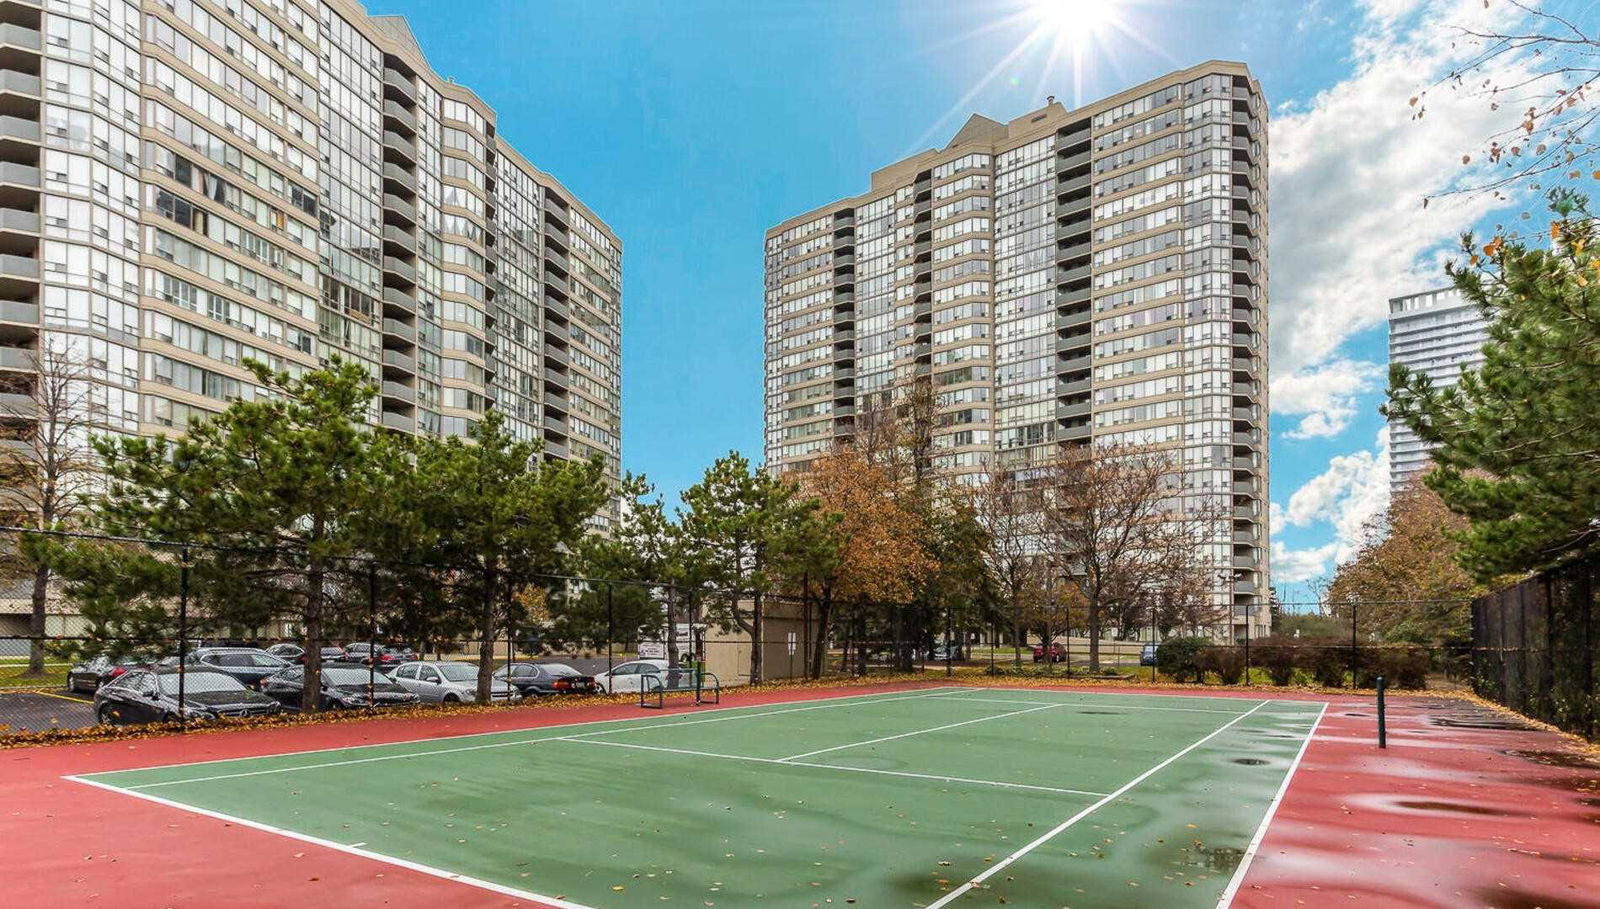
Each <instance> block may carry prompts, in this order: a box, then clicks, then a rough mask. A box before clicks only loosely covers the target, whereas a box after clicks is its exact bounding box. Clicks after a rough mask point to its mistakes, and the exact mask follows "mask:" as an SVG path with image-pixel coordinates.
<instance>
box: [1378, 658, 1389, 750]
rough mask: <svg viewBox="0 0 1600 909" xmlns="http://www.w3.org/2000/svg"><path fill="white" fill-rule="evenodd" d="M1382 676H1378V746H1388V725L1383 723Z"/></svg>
mask: <svg viewBox="0 0 1600 909" xmlns="http://www.w3.org/2000/svg"><path fill="white" fill-rule="evenodd" d="M1383 689H1384V678H1383V676H1381V675H1380V676H1378V747H1379V748H1388V747H1389V727H1388V726H1387V725H1386V723H1385V717H1384V704H1383Z"/></svg>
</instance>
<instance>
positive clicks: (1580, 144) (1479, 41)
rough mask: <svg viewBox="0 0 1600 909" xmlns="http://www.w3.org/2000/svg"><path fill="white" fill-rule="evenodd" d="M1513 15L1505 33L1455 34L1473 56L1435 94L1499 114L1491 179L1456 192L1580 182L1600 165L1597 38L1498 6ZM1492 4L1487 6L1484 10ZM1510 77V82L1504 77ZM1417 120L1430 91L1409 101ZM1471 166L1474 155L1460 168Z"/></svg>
mask: <svg viewBox="0 0 1600 909" xmlns="http://www.w3.org/2000/svg"><path fill="white" fill-rule="evenodd" d="M1498 2H1500V3H1501V4H1502V5H1503V6H1505V7H1509V8H1510V10H1511V11H1512V12H1513V13H1515V22H1514V24H1512V25H1509V26H1507V27H1506V28H1505V29H1504V30H1497V29H1487V28H1470V27H1458V28H1457V31H1458V32H1459V35H1460V37H1459V39H1458V40H1459V41H1460V42H1463V43H1464V44H1466V45H1467V46H1469V47H1470V48H1471V49H1472V50H1473V51H1474V53H1473V55H1472V57H1471V58H1470V59H1469V60H1468V61H1467V62H1466V63H1465V64H1463V65H1462V66H1460V67H1459V68H1457V69H1455V70H1454V71H1452V72H1451V73H1450V74H1449V75H1448V76H1446V77H1445V78H1444V79H1442V80H1440V82H1439V83H1437V84H1436V85H1434V86H1432V87H1431V88H1430V91H1432V90H1439V89H1441V88H1443V89H1448V90H1450V91H1454V92H1458V93H1462V94H1465V95H1466V96H1468V97H1471V98H1474V99H1477V100H1478V101H1480V102H1481V103H1483V104H1485V105H1487V106H1488V107H1489V108H1490V110H1492V111H1496V112H1501V113H1502V114H1503V118H1504V119H1503V121H1502V122H1501V124H1500V125H1499V126H1498V128H1496V129H1495V131H1494V132H1493V133H1492V134H1490V135H1488V136H1485V137H1484V150H1483V157H1484V158H1485V159H1487V161H1488V162H1489V163H1490V164H1491V165H1493V167H1494V170H1493V171H1492V176H1491V177H1490V178H1488V179H1487V180H1484V181H1480V182H1478V183H1476V184H1474V185H1468V186H1464V187H1462V188H1460V189H1458V190H1456V192H1467V193H1477V192H1496V193H1497V192H1499V191H1500V190H1503V189H1508V188H1511V187H1513V186H1514V185H1516V184H1520V183H1528V182H1534V181H1538V180H1540V179H1542V178H1546V177H1558V178H1559V177H1564V178H1567V179H1575V178H1578V177H1581V176H1582V175H1583V174H1584V172H1585V171H1586V170H1589V169H1591V168H1592V166H1593V165H1594V163H1595V162H1596V153H1597V152H1600V141H1597V140H1596V137H1595V135H1594V129H1595V126H1596V121H1597V119H1600V107H1597V105H1596V91H1597V89H1600V84H1597V83H1600V34H1597V33H1595V32H1592V31H1589V30H1588V29H1589V27H1591V26H1592V24H1593V23H1592V22H1591V23H1587V24H1585V23H1583V22H1579V21H1574V20H1573V19H1570V18H1568V17H1566V16H1563V15H1560V14H1558V13H1556V12H1551V11H1549V10H1547V9H1543V8H1540V7H1539V6H1537V5H1535V4H1531V3H1528V2H1525V0H1498ZM1484 5H1485V6H1487V5H1488V3H1487V0H1486V2H1485V4H1484ZM1505 72H1509V73H1512V74H1513V75H1510V76H1509V77H1507V76H1504V75H1502V74H1503V73H1505ZM1411 106H1412V108H1413V111H1414V113H1413V114H1412V116H1413V118H1414V119H1420V118H1421V117H1423V116H1425V115H1426V113H1427V92H1423V93H1422V94H1419V95H1417V96H1416V97H1413V98H1412V99H1411ZM1471 163H1473V161H1472V158H1471V156H1467V157H1465V158H1463V160H1462V164H1463V165H1465V164H1471Z"/></svg>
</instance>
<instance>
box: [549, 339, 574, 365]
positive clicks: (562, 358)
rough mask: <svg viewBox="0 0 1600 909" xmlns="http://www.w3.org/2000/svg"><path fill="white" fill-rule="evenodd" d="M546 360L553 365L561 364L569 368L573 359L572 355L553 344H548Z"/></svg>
mask: <svg viewBox="0 0 1600 909" xmlns="http://www.w3.org/2000/svg"><path fill="white" fill-rule="evenodd" d="M544 358H545V359H546V360H549V361H550V362H552V363H559V364H560V365H562V366H567V365H569V364H570V363H571V362H572V357H571V355H570V354H568V353H567V352H566V351H565V350H563V349H562V348H560V347H556V346H555V345H553V344H546V345H545V346H544Z"/></svg>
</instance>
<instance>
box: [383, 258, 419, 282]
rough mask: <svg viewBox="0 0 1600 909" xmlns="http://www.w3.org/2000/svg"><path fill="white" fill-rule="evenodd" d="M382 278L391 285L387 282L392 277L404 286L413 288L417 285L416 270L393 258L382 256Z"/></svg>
mask: <svg viewBox="0 0 1600 909" xmlns="http://www.w3.org/2000/svg"><path fill="white" fill-rule="evenodd" d="M383 277H384V279H385V282H386V283H391V282H388V279H389V278H391V277H393V278H398V279H399V280H400V281H402V282H404V284H405V285H406V286H415V285H416V283H417V270H416V268H414V267H412V266H411V265H409V264H407V263H405V262H402V261H400V260H399V259H396V258H395V257H394V256H384V257H383Z"/></svg>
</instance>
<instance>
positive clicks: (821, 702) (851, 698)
mask: <svg viewBox="0 0 1600 909" xmlns="http://www.w3.org/2000/svg"><path fill="white" fill-rule="evenodd" d="M913 690H919V691H924V692H929V693H928V694H914V695H911V696H909V697H884V698H878V700H874V701H863V700H861V699H862V698H871V697H877V695H876V694H875V693H874V692H870V691H869V692H866V693H865V694H842V695H839V696H837V697H824V698H808V699H806V700H801V701H791V702H789V703H794V704H814V705H816V706H817V707H818V708H821V707H826V706H831V705H833V704H842V703H845V702H849V703H852V704H854V703H862V704H876V703H878V702H879V701H885V702H887V701H905V700H911V699H914V698H922V697H932V696H933V694H935V693H938V692H940V691H971V690H978V689H969V688H966V687H963V686H960V685H940V686H939V687H937V688H922V689H913ZM761 706H764V705H762V704H734V705H732V706H729V707H707V708H705V709H704V710H696V711H694V713H695V714H697V715H698V714H706V713H722V712H724V711H728V710H750V709H753V708H756V707H761ZM802 709H810V708H802ZM768 712H769V713H770V712H774V711H768ZM776 712H779V713H788V712H790V711H786V710H785V711H776ZM678 715H679V716H687V715H688V713H682V714H678ZM634 722H638V720H637V718H633V719H617V720H578V721H576V722H572V723H551V724H550V725H548V726H535V727H532V728H529V729H497V730H494V731H492V732H467V733H463V734H461V735H446V736H434V737H432V738H425V739H400V740H398V741H394V742H370V743H368V744H365V745H333V746H331V747H328V748H307V749H305V750H304V751H285V752H282V753H280V754H254V755H245V756H243V757H229V758H211V759H209V760H204V761H181V762H179V763H176V764H152V765H151V766H149V767H123V768H121V769H119V770H96V771H94V773H93V774H92V775H93V776H106V775H108V774H112V773H141V772H143V771H146V770H176V769H178V768H179V767H204V766H206V765H207V764H235V763H238V762H239V761H264V760H270V759H273V758H289V757H299V756H301V755H304V754H327V753H329V752H332V751H361V750H364V749H368V748H389V747H392V746H396V745H421V744H423V743H424V742H441V741H447V740H448V741H455V740H457V739H480V738H484V737H486V736H491V735H516V734H517V733H519V732H538V731H540V730H543V729H571V728H572V727H574V726H602V725H605V724H607V723H634ZM62 778H63V779H65V777H62Z"/></svg>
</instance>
